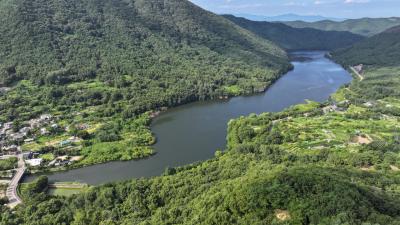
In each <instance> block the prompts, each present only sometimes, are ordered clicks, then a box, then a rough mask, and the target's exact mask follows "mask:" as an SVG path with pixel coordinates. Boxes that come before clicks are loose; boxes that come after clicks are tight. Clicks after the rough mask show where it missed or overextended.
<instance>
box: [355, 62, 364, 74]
mask: <svg viewBox="0 0 400 225" xmlns="http://www.w3.org/2000/svg"><path fill="white" fill-rule="evenodd" d="M363 67H364V65H363V64H360V65H357V66H354V69H355V70H356V71H357V73H362V71H363Z"/></svg>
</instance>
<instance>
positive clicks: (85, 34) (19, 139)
mask: <svg viewBox="0 0 400 225" xmlns="http://www.w3.org/2000/svg"><path fill="white" fill-rule="evenodd" d="M0 34H1V35H0V128H1V129H2V130H1V134H0V147H7V148H11V149H12V148H13V145H17V146H18V147H21V149H22V150H23V151H25V152H29V151H33V152H35V153H37V154H39V155H37V157H40V158H41V159H43V164H44V165H46V166H43V168H42V167H40V168H30V169H32V171H37V170H47V169H60V168H59V167H57V168H53V167H54V166H51V165H52V164H51V162H54V160H56V161H57V160H61V159H60V158H59V157H61V158H62V159H64V158H65V157H66V156H67V158H68V159H67V160H66V161H64V162H61V164H63V165H64V164H65V165H64V166H61V169H62V168H63V167H67V166H71V165H70V164H71V163H73V164H74V165H72V166H74V167H78V166H85V165H89V164H96V163H102V162H106V161H111V160H132V159H138V158H143V157H146V156H150V155H152V154H154V152H153V150H152V148H151V147H150V146H151V145H152V144H154V141H155V138H154V137H153V136H152V133H151V131H150V128H149V125H150V121H151V117H152V116H154V113H155V114H156V113H157V112H158V111H161V110H164V109H166V108H167V107H172V106H177V105H181V104H185V103H188V102H192V101H197V100H207V99H219V98H223V99H225V98H228V97H229V96H236V95H240V94H243V95H245V94H251V93H255V92H262V91H264V90H265V89H266V88H267V87H269V86H270V85H271V84H272V83H273V82H274V81H275V80H276V79H278V78H279V77H280V76H281V75H282V74H284V72H285V71H287V70H289V69H290V68H291V65H290V64H289V60H288V57H287V55H286V53H285V51H284V50H282V49H281V48H280V47H278V46H277V45H275V44H274V43H272V42H271V41H268V40H265V39H263V38H261V37H258V36H257V35H255V34H253V33H251V32H250V31H247V30H245V29H243V28H241V27H239V26H237V25H235V24H233V23H232V22H230V21H229V20H226V19H224V18H223V17H221V16H218V15H215V14H213V13H210V12H208V11H205V10H203V9H201V8H199V7H197V6H196V5H194V4H192V3H191V2H189V1H186V0H171V1H163V0H152V1H147V0H89V1H87V0H73V1H63V0H35V1H31V0H7V1H0ZM149 111H152V112H149ZM41 117H44V118H49V119H48V120H47V119H44V120H42V119H40V118H41ZM10 123H12V124H10ZM3 124H8V125H7V126H4V127H3V126H2V125H3ZM10 126H11V127H12V129H10ZM25 140H26V141H25ZM1 153H2V152H1ZM69 159H76V160H78V159H79V163H78V162H77V161H74V162H70V161H69ZM47 165H49V166H47ZM57 165H60V163H57Z"/></svg>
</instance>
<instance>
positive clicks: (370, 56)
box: [332, 26, 400, 66]
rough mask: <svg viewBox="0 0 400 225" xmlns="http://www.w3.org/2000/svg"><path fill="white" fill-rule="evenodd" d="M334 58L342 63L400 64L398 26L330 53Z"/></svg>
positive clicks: (399, 31)
mask: <svg viewBox="0 0 400 225" xmlns="http://www.w3.org/2000/svg"><path fill="white" fill-rule="evenodd" d="M332 56H333V58H334V59H335V60H337V61H338V62H340V63H341V64H344V65H356V64H366V65H378V66H399V65H400V61H399V59H400V26H396V27H393V28H390V29H388V30H386V31H384V32H382V33H380V34H378V35H375V36H373V37H370V38H368V39H366V40H364V41H361V42H359V43H356V44H355V45H353V46H352V47H350V48H346V49H341V50H338V51H335V52H333V53H332Z"/></svg>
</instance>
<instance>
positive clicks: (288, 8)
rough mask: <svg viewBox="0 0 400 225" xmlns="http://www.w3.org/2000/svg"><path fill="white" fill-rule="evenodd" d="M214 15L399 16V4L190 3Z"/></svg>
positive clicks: (380, 0)
mask: <svg viewBox="0 0 400 225" xmlns="http://www.w3.org/2000/svg"><path fill="white" fill-rule="evenodd" d="M191 2H193V3H195V4H197V5H199V6H201V7H202V8H204V9H207V10H209V11H212V12H215V13H218V14H254V15H263V16H276V15H281V14H287V13H295V14H300V15H321V16H325V17H335V18H349V19H350V18H361V17H390V16H400V0H191Z"/></svg>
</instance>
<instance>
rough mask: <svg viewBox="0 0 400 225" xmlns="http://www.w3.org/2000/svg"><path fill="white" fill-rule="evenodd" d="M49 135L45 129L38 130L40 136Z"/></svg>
mask: <svg viewBox="0 0 400 225" xmlns="http://www.w3.org/2000/svg"><path fill="white" fill-rule="evenodd" d="M49 133H50V132H49V131H48V130H47V129H46V128H44V127H43V128H41V129H40V134H41V135H48V134H49Z"/></svg>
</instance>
